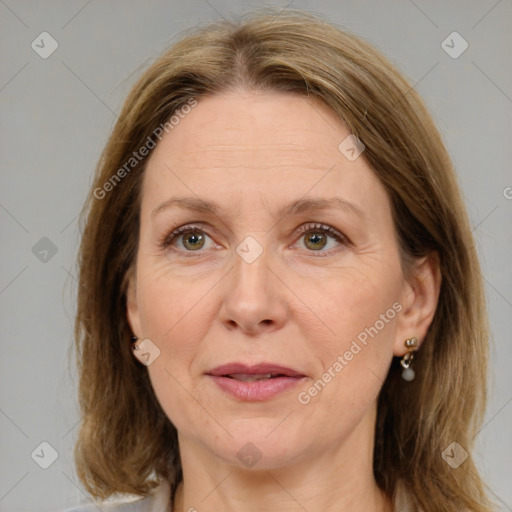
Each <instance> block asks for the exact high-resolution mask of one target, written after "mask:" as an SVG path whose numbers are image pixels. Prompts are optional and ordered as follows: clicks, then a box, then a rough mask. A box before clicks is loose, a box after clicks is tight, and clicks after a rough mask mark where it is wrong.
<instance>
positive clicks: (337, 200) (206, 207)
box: [151, 197, 365, 218]
mask: <svg viewBox="0 0 512 512" xmlns="http://www.w3.org/2000/svg"><path fill="white" fill-rule="evenodd" d="M172 207H178V208H181V209H184V210H191V211H195V212H198V213H213V214H215V215H217V214H218V213H219V212H220V210H221V208H220V206H218V205H217V204H215V203H213V202H208V201H204V200H202V199H199V198H196V197H172V198H170V199H167V200H166V201H164V202H163V203H162V204H160V205H158V206H157V207H156V208H155V209H154V210H153V211H152V212H151V216H152V217H154V216H156V215H157V214H158V213H160V212H161V211H163V210H167V209H168V208H172ZM329 209H337V210H343V211H345V212H347V213H350V214H352V215H356V216H357V217H361V218H364V217H365V215H364V213H363V211H362V210H361V208H359V206H357V205H356V204H355V203H352V202H351V201H348V200H346V199H342V198H341V197H332V198H329V199H298V200H296V201H294V202H293V203H291V204H289V205H286V206H284V207H283V208H281V209H280V210H279V211H278V213H277V216H278V218H282V217H285V216H286V215H298V214H300V213H304V212H312V211H321V210H329Z"/></svg>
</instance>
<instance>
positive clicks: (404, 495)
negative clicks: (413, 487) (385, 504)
mask: <svg viewBox="0 0 512 512" xmlns="http://www.w3.org/2000/svg"><path fill="white" fill-rule="evenodd" d="M412 503H413V500H412V499H411V496H410V493H408V492H407V489H406V487H405V485H404V484H403V483H402V482H400V481H399V482H398V483H397V485H396V488H395V493H394V495H393V510H394V512H413V511H415V509H414V508H413V505H412Z"/></svg>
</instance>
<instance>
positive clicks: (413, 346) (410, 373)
mask: <svg viewBox="0 0 512 512" xmlns="http://www.w3.org/2000/svg"><path fill="white" fill-rule="evenodd" d="M404 345H405V347H406V348H407V352H406V353H405V354H404V355H403V357H402V359H401V360H400V364H401V365H402V368H403V371H402V379H404V380H406V381H407V382H411V380H414V377H415V375H416V374H415V373H414V370H413V369H412V368H411V363H412V360H413V359H414V352H415V351H416V350H418V348H417V347H418V340H417V338H408V339H406V340H405V341H404Z"/></svg>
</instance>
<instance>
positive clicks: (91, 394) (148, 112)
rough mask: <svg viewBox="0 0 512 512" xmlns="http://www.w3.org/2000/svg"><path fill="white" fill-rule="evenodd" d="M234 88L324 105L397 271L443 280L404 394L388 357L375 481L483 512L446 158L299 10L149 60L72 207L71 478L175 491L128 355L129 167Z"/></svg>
mask: <svg viewBox="0 0 512 512" xmlns="http://www.w3.org/2000/svg"><path fill="white" fill-rule="evenodd" d="M240 90H251V91H282V92H288V93H293V94H300V95H303V96H305V97H309V98H315V99H318V100H320V101H322V102H323V103H324V104H325V105H327V106H328V107H329V108H330V109H331V110H332V111H333V112H334V113H335V114H337V116H338V117H339V119H340V121H341V122H343V123H344V124H345V125H346V126H347V127H348V129H349V130H350V131H351V133H352V134H354V135H355V136H356V137H358V138H359V139H360V140H361V141H362V142H363V143H364V145H365V151H364V153H363V155H362V157H363V158H364V159H365V160H366V161H367V163H368V164H369V165H370V166H371V168H372V169H373V171H374V172H375V174H376V176H377V177H378V178H379V179H380V182H381V183H382V184H383V186H384V187H385V189H386V191H387V193H388V197H389V200H390V204H391V207H392V214H393V221H394V225H395V229H396V232H397V237H398V243H399V246H400V250H401V254H402V263H403V265H404V268H407V267H408V265H409V264H410V262H414V261H418V259H419V258H422V257H425V256H431V255H435V256H436V258H437V261H438V265H439V271H440V274H441V277H442V284H441V289H440V295H439V301H438V305H437V309H436V312H435V316H434V319H433V321H432V324H431V326H430V328H429V331H428V333H427V336H426V339H425V340H424V342H423V344H422V346H421V349H420V350H419V351H418V352H417V355H416V359H415V370H416V378H415V380H414V381H412V382H410V383H405V381H403V380H402V379H401V378H400V364H399V360H398V358H394V360H393V362H392V364H391V367H390V370H389V374H388V376H387V378H386V380H385V382H384V384H383V387H382V390H381V392H380V395H379V398H378V405H377V421H376V427H375V448H374V476H375V479H376V482H377V484H378V485H379V487H380V488H381V489H382V490H383V491H384V492H385V493H387V494H388V495H389V496H392V495H393V493H394V492H395V490H396V488H397V486H398V485H399V484H401V483H403V484H404V486H405V487H406V489H407V490H408V491H409V493H410V500H411V504H412V506H413V507H414V509H422V510H424V511H426V512H428V511H435V512H443V511H459V510H471V511H489V510H492V508H491V505H490V503H489V501H488V498H487V495H486V492H487V491H486V486H485V485H484V483H483V481H482V480H481V477H480V475H479V473H478V471H477V469H476V467H475V464H474V461H473V457H472V453H471V452H472V447H473V443H474V440H475V436H476V434H477V433H478V429H479V426H480V425H481V422H482V419H483V414H484V410H485V401H486V393H487V392H486V389H487V388H486V372H487V360H488V323H487V314H486V305H485V298H484V294H483V285H482V277H481V271H480V267H479V262H478V259H477V255H476V250H475V246H474V241H473V237H472V233H471V229H470V224H469V221H468V215H467V212H466V209H465V206H464V204H463V201H462V199H461V194H460V191H459V186H458V184H457V179H456V176H455V173H454V169H453V166H452V163H451V161H450V157H449V155H448V153H447V150H446V148H445V146H444V144H443V142H442V139H441V136H440V134H439V132H438V131H437V129H436V127H435V125H434V122H433V120H432V118H431V116H430V115H429V113H428V111H427V109H426V107H425V105H424V103H423V101H422V100H421V98H420V97H419V95H418V94H417V92H416V91H415V89H414V87H413V86H411V84H410V83H409V82H408V81H407V80H406V79H405V78H404V77H403V76H402V75H401V74H400V73H399V72H398V71H397V70H396V69H395V67H394V66H393V65H392V64H391V63H390V62H389V61H388V60H387V59H386V58H385V57H384V56H382V55H381V54H380V53H379V52H378V51H377V50H375V49H374V48H373V47H372V46H371V45H370V44H368V43H367V42H365V41H364V40H362V39H360V38H359V37H356V36H354V35H352V34H349V33H347V32H345V31H343V30H340V29H339V28H337V27H335V26H333V25H332V24H330V23H328V22H326V21H324V20H322V19H321V18H319V17H318V16H313V15H311V14H307V13H304V12H301V11H291V12H290V11H287V12H281V13H277V12H274V11H272V10H270V11H269V10H267V11H264V12H256V13H254V12H253V13H250V14H249V15H248V16H245V17H244V18H242V20H241V21H237V22H235V21H219V22H213V23H209V24H207V25H206V26H200V27H198V28H197V27H196V28H195V29H194V30H193V31H192V32H189V33H187V34H185V36H184V37H183V38H182V39H181V40H180V41H178V42H177V43H176V44H174V45H173V46H172V47H171V48H170V49H169V50H167V51H166V52H165V53H163V54H162V55H161V56H159V57H158V58H157V59H156V60H155V61H154V62H153V63H152V64H151V66H150V67H149V68H148V69H147V70H146V71H145V72H144V74H143V75H142V77H141V78H140V79H139V80H138V81H137V83H136V84H135V86H134V87H133V89H132V90H131V92H130V93H129V95H128V97H127V99H126V101H125V103H124V105H123V108H122V111H121V113H120V115H119V119H118V121H117V123H116V124H115V126H114V128H113V131H112V134H111V136H110V138H109V140H108V143H107V145H106V147H105V149H104V151H103V153H102V156H101V158H100V161H99V163H98V167H97V169H96V174H95V178H94V184H93V186H92V188H91V191H90V193H89V196H88V198H87V201H86V203H85V206H84V209H83V211H82V222H83V225H82V228H83V235H82V241H81V246H80V254H79V262H78V263H79V289H78V310H77V317H76V324H75V337H76V358H77V364H78V370H79V406H80V409H81V414H82V417H83V421H82V423H81V427H80V431H79V434H78V440H77V443H76V446H75V450H74V456H75V463H76V467H77V474H78V477H79V479H80V480H81V482H82V483H83V484H84V486H85V488H86V489H87V491H88V492H89V493H90V494H92V495H93V496H95V497H96V498H106V497H108V496H110V495H112V494H114V493H131V494H136V495H140V496H145V495H147V494H148V493H149V492H150V491H151V490H152V489H153V488H154V487H156V486H157V485H158V484H159V483H160V481H161V480H162V479H165V480H167V481H168V482H169V483H170V484H171V486H175V485H177V483H179V481H180V479H181V478H182V470H181V462H180V457H179V450H178V442H177V432H176V429H175V427H174V426H173V425H172V423H171V422H170V420H169V419H168V418H167V416H166V415H165V413H164V412H163V410H162V407H161V406H160V404H159V402H158V400H157V398H156V396H155V393H154V391H153V388H152V386H151V382H150V379H149V376H148V371H147V368H145V367H144V366H142V365H141V364H139V363H138V362H137V361H136V360H135V358H134V357H133V354H132V351H131V339H130V338H131V332H130V327H129V325H128V322H127V317H126V290H127V279H128V277H129V276H130V274H131V272H132V271H133V270H134V265H135V262H136V252H137V245H138V234H139V210H140V194H141V185H142V180H143V176H144V169H145V166H146V162H147V160H148V158H149V154H150V152H149V154H148V155H146V156H145V157H144V158H140V156H139V158H137V159H135V160H134V159H133V157H134V154H135V152H137V154H139V153H138V151H139V149H140V148H142V147H144V146H147V147H153V146H155V145H156V144H157V142H158V140H157V138H159V137H157V136H156V135H155V130H157V128H158V127H159V126H163V125H165V123H168V122H169V119H170V118H171V116H172V115H173V114H174V113H176V111H178V110H179V109H181V108H183V107H184V106H185V105H186V104H187V103H190V102H191V101H192V100H196V101H200V99H201V97H206V96H211V95H215V94H221V93H229V92H237V91H240ZM167 126H168V125H167ZM157 133H158V132H157ZM150 143H151V144H150ZM127 162H130V168H129V169H127V166H126V163H127ZM122 169H124V172H121V171H122ZM114 178H115V179H114ZM118 178H119V179H118ZM108 183H110V186H108V185H107V184H108ZM107 192H108V193H107ZM454 441H456V442H457V443H459V444H460V445H461V446H462V447H463V448H464V449H465V450H467V451H468V452H469V456H468V459H467V460H466V461H465V462H464V463H463V464H462V465H460V467H458V468H457V469H456V470H454V469H452V468H451V467H450V466H449V465H448V464H447V463H446V462H445V460H443V457H442V452H443V450H445V449H446V448H447V447H448V446H449V445H450V443H452V442H454Z"/></svg>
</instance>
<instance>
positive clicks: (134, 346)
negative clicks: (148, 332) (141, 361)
mask: <svg viewBox="0 0 512 512" xmlns="http://www.w3.org/2000/svg"><path fill="white" fill-rule="evenodd" d="M138 339H139V338H137V336H131V337H130V341H131V344H132V350H138V349H139V347H137V345H136V344H135V343H136V341H137V340H138Z"/></svg>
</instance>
